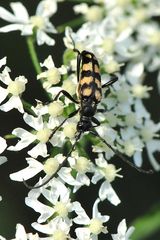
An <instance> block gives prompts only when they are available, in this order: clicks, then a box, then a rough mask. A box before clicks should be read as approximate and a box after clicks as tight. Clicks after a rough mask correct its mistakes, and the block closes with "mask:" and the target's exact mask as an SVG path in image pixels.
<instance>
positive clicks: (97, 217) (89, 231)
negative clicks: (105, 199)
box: [73, 199, 109, 240]
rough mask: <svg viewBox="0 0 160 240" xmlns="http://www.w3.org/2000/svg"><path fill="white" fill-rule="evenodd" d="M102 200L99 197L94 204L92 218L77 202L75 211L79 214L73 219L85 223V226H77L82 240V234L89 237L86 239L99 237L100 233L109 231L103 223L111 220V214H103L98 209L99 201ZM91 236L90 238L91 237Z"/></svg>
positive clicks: (78, 234) (77, 232)
mask: <svg viewBox="0 0 160 240" xmlns="http://www.w3.org/2000/svg"><path fill="white" fill-rule="evenodd" d="M99 202H100V200H99V199H97V200H96V201H95V203H94V205H93V210H92V218H91V219H90V218H89V217H88V216H87V214H86V212H85V210H84V209H83V208H82V206H81V205H80V204H79V203H76V204H75V212H76V214H77V215H78V216H77V217H75V218H74V219H73V221H74V222H75V223H77V224H80V225H84V227H81V228H77V229H76V230H75V231H76V234H77V236H78V237H79V239H80V240H82V239H83V238H82V236H84V235H86V236H87V237H88V238H86V239H90V238H91V239H92V238H93V239H95V240H96V239H98V235H99V234H100V233H107V232H108V231H107V227H105V226H104V225H103V224H104V223H105V222H107V221H108V220H109V216H107V215H101V213H100V212H99V211H98V203H99ZM89 237H90V238H89Z"/></svg>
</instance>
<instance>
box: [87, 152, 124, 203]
mask: <svg viewBox="0 0 160 240" xmlns="http://www.w3.org/2000/svg"><path fill="white" fill-rule="evenodd" d="M96 165H97V167H95V174H94V176H93V177H92V180H91V181H92V183H94V184H96V183H97V182H98V181H99V180H101V179H104V182H103V183H102V184H101V186H100V188H99V198H100V199H101V201H103V200H105V199H108V201H110V202H111V203H112V204H114V205H118V204H119V203H120V199H119V198H118V196H117V194H116V193H115V191H114V189H113V187H112V185H111V182H112V181H114V180H115V178H116V177H120V178H121V177H122V175H120V174H118V172H119V171H120V170H121V169H116V168H115V166H114V165H113V164H110V163H107V161H106V160H105V159H104V157H103V155H102V154H99V155H98V158H96Z"/></svg>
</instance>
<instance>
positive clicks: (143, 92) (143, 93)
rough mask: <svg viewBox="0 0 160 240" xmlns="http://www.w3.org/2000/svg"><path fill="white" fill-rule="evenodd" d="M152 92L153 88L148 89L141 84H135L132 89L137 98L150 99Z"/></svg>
mask: <svg viewBox="0 0 160 240" xmlns="http://www.w3.org/2000/svg"><path fill="white" fill-rule="evenodd" d="M150 90H152V87H148V86H145V85H141V84H135V85H134V86H133V87H132V92H133V95H134V96H135V97H137V98H147V97H149V93H148V91H150Z"/></svg>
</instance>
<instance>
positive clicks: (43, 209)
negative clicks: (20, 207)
mask: <svg viewBox="0 0 160 240" xmlns="http://www.w3.org/2000/svg"><path fill="white" fill-rule="evenodd" d="M25 204H26V205H27V206H29V207H31V208H33V209H34V210H35V211H36V212H38V213H40V217H39V218H38V220H37V222H38V223H43V222H46V220H47V219H48V218H50V217H51V216H52V215H53V214H54V212H55V211H54V209H53V207H49V206H47V205H45V204H43V203H41V202H39V201H38V200H35V199H33V198H29V197H26V198H25Z"/></svg>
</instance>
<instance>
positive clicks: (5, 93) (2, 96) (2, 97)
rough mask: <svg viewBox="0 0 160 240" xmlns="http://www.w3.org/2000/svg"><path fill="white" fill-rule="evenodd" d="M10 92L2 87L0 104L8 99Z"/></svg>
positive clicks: (0, 89) (0, 88)
mask: <svg viewBox="0 0 160 240" xmlns="http://www.w3.org/2000/svg"><path fill="white" fill-rule="evenodd" d="M7 95H8V91H7V90H6V89H5V88H2V87H0V103H1V102H3V100H4V99H5V98H6V97H7Z"/></svg>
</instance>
